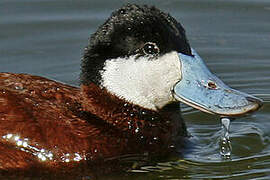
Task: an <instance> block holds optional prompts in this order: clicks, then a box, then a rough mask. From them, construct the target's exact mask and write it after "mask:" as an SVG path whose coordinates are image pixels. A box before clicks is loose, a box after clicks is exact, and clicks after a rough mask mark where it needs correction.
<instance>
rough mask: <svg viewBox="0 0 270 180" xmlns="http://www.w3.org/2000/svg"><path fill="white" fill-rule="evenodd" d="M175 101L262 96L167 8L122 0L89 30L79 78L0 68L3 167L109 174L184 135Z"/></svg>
mask: <svg viewBox="0 0 270 180" xmlns="http://www.w3.org/2000/svg"><path fill="white" fill-rule="evenodd" d="M179 102H183V103H186V104H187V105H190V106H192V107H193V108H196V109H199V110H201V111H203V112H206V113H210V114H216V115H219V116H224V117H235V116H241V115H244V114H247V113H250V112H254V111H256V110H258V109H259V108H260V107H261V106H262V100H260V99H259V98H256V97H254V96H252V95H248V94H246V93H243V92H240V91H237V90H234V89H232V88H230V87H229V86H227V85H225V84H224V83H223V82H222V81H221V80H220V79H219V78H218V77H217V76H215V75H214V74H212V73H211V72H210V70H208V68H207V66H206V65H205V63H204V61H203V60H202V58H201V57H200V56H199V55H198V54H197V52H196V51H195V50H194V49H193V48H192V47H191V46H190V43H189V41H188V39H187V37H186V33H185V30H184V28H183V26H182V25H181V24H180V23H179V22H178V21H177V20H176V19H175V18H173V17H172V16H171V15H170V14H168V13H164V12H162V11H161V10H159V9H158V8H156V7H154V6H147V5H136V4H127V5H124V6H122V7H121V8H119V9H117V10H115V11H114V12H113V13H112V14H111V16H110V17H109V18H108V20H106V21H105V23H104V24H102V25H101V26H100V27H99V28H98V29H97V31H96V32H95V33H93V34H92V35H91V37H90V39H89V42H88V45H87V46H86V48H85V49H84V53H83V57H82V60H81V74H80V85H79V86H71V85H68V84H65V83H61V82H58V81H56V80H50V79H47V78H44V77H40V76H35V75H29V74H15V73H7V72H6V73H5V72H3V73H0V171H1V172H2V173H7V174H8V173H10V174H14V173H18V174H24V173H28V174H39V173H44V172H46V173H48V174H66V173H70V174H73V173H77V174H78V172H79V173H82V172H87V173H93V174H95V173H97V171H100V172H101V174H103V173H109V172H112V171H114V170H115V169H119V166H120V165H119V161H120V160H119V159H121V158H123V157H127V156H132V155H144V156H147V157H156V156H166V155H168V154H170V153H173V152H176V151H177V149H176V144H179V143H181V141H182V140H183V138H186V137H187V136H188V133H187V130H186V126H185V123H184V120H183V119H182V117H181V111H180V103H179ZM122 168H123V167H122ZM120 169H121V168H120Z"/></svg>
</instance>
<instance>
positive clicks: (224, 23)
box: [0, 0, 270, 180]
mask: <svg viewBox="0 0 270 180" xmlns="http://www.w3.org/2000/svg"><path fill="white" fill-rule="evenodd" d="M126 2H127V1H126V0H122V1H105V0H99V1H97V0H92V1H87V0H76V1H74V0H57V1H55V0H1V1H0V14H1V19H0V55H1V56H0V64H1V65H0V71H5V72H22V73H30V74H35V75H41V76H46V77H48V78H53V79H56V80H59V81H63V82H66V83H69V84H74V85H77V84H78V82H79V79H78V77H79V73H80V57H81V56H82V52H83V48H84V47H85V46H86V44H87V38H88V37H89V35H90V34H91V33H93V32H94V31H95V29H96V28H97V27H98V26H99V25H100V24H101V23H103V22H104V21H105V19H106V18H107V17H108V16H109V14H110V12H111V11H113V10H114V9H116V8H118V7H120V6H121V5H122V4H123V3H126ZM129 2H132V1H129ZM140 3H147V4H153V5H156V6H157V7H159V8H161V9H163V10H164V11H167V12H170V14H171V15H172V16H174V17H175V18H176V19H178V20H179V21H181V23H182V24H183V25H184V27H185V29H186V32H187V36H188V39H189V41H190V44H191V45H192V46H193V48H194V49H196V51H197V52H198V53H199V54H200V56H201V57H203V58H204V60H205V62H206V64H207V65H208V66H209V67H210V69H211V71H212V72H214V73H215V74H217V75H218V76H219V77H220V78H221V79H222V80H224V81H225V82H226V83H227V84H229V85H230V86H231V87H233V88H235V89H238V90H241V91H244V92H247V93H251V94H256V95H257V96H258V97H260V98H262V99H264V100H265V104H264V107H263V109H261V110H260V111H259V112H257V113H255V114H252V115H249V116H245V117H242V118H239V119H237V120H235V121H233V122H231V125H230V141H231V145H232V147H233V149H232V151H231V155H230V159H231V160H229V161H224V159H223V158H222V157H221V156H220V149H219V148H220V146H219V142H220V135H221V134H222V129H221V128H220V120H219V117H216V116H211V115H207V114H205V113H202V112H199V111H197V110H194V109H192V108H190V107H187V106H185V105H182V111H183V117H184V119H185V120H186V124H187V127H188V131H189V133H190V134H191V135H192V137H191V138H190V139H189V146H190V147H188V148H187V150H186V151H185V152H184V153H183V156H181V157H178V158H175V159H168V160H167V161H165V162H164V161H162V162H153V164H149V165H148V166H145V167H143V168H142V169H140V172H127V173H122V174H110V175H106V176H104V177H102V178H101V179H117V180H119V179H136V180H137V179H142V180H144V179H147V180H148V179H202V178H207V179H215V178H216V179H218V178H219V179H226V178H228V179H252V178H253V179H269V178H270V71H269V69H270V61H269V60H270V53H269V49H270V34H269V32H270V23H269V18H270V2H269V1H268V0H246V1H239V0H218V1H211V0H205V1H195V0H171V1H162V0H148V1H146V0H144V1H140Z"/></svg>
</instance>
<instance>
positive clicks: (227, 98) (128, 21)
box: [81, 5, 261, 116]
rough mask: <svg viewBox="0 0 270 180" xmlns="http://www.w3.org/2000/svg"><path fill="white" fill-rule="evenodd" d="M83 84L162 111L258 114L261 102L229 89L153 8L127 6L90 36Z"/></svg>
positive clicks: (171, 22) (177, 29)
mask: <svg viewBox="0 0 270 180" xmlns="http://www.w3.org/2000/svg"><path fill="white" fill-rule="evenodd" d="M81 83H82V84H83V85H88V84H90V83H95V84H97V85H99V86H100V87H101V88H105V89H106V90H107V91H108V92H110V93H111V94H113V95H115V96H117V97H119V98H120V99H123V100H125V101H127V102H129V103H132V104H135V105H138V106H141V107H143V108H146V109H151V110H154V111H158V110H159V109H162V108H163V107H164V106H166V105H167V104H169V103H172V102H175V101H181V102H184V103H186V104H188V105H190V106H192V107H194V108H197V109H199V110H202V111H205V112H208V113H212V114H219V115H223V116H235V115H241V114H245V113H247V112H251V111H255V110H257V109H258V108H259V107H260V106H261V100H260V99H258V98H255V97H253V96H251V95H248V94H245V93H242V92H239V91H236V90H234V89H231V88H230V87H228V86H226V85H225V84H224V83H223V82H222V81H221V80H220V79H218V78H217V77H216V76H215V75H213V74H212V73H211V72H210V71H209V70H208V69H207V67H206V65H205V64H204V62H203V60H202V59H201V58H200V57H199V55H198V54H197V53H196V52H195V50H193V49H192V48H191V47H190V45H189V42H188V40H187V38H186V35H185V30H184V28H183V27H182V25H181V24H180V23H179V22H177V21H176V20H175V19H174V18H173V17H171V16H170V15H169V14H166V13H163V12H161V11H160V10H158V9H157V8H155V7H148V6H137V5H126V6H123V7H122V8H120V9H119V10H117V11H115V12H113V13H112V15H111V17H110V18H109V19H108V20H107V21H106V22H105V23H104V24H103V25H102V26H100V27H99V28H98V30H97V32H96V33H94V34H93V35H92V37H91V38H90V41H89V45H88V47H87V48H86V49H85V54H84V57H83V60H82V73H81Z"/></svg>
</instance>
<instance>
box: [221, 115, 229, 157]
mask: <svg viewBox="0 0 270 180" xmlns="http://www.w3.org/2000/svg"><path fill="white" fill-rule="evenodd" d="M221 124H222V131H223V132H222V134H221V136H220V142H219V146H220V154H221V156H222V157H223V158H224V159H230V158H231V153H232V145H231V141H230V135H229V129H230V119H229V118H226V117H222V118H221Z"/></svg>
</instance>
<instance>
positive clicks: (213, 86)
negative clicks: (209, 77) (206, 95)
mask: <svg viewBox="0 0 270 180" xmlns="http://www.w3.org/2000/svg"><path fill="white" fill-rule="evenodd" d="M207 86H208V88H210V89H217V85H216V83H214V82H213V81H209V82H208V84H207Z"/></svg>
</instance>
